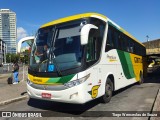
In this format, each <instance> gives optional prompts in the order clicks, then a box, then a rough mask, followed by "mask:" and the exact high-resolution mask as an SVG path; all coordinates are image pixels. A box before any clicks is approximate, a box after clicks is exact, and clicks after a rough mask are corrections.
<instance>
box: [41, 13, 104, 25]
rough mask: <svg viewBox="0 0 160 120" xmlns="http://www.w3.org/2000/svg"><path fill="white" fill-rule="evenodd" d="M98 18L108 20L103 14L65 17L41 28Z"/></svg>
mask: <svg viewBox="0 0 160 120" xmlns="http://www.w3.org/2000/svg"><path fill="white" fill-rule="evenodd" d="M96 16H97V17H100V19H104V20H105V21H106V20H107V17H106V16H104V15H102V14H98V13H84V14H78V15H73V16H69V17H65V18H61V19H58V20H54V21H51V22H48V23H46V24H44V25H42V26H41V28H43V27H47V26H51V25H55V24H59V23H64V22H68V21H72V20H77V19H81V18H85V17H96Z"/></svg>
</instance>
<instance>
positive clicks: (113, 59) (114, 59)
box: [107, 55, 117, 62]
mask: <svg viewBox="0 0 160 120" xmlns="http://www.w3.org/2000/svg"><path fill="white" fill-rule="evenodd" d="M107 59H109V62H115V61H117V58H116V56H110V55H107Z"/></svg>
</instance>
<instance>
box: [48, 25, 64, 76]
mask: <svg viewBox="0 0 160 120" xmlns="http://www.w3.org/2000/svg"><path fill="white" fill-rule="evenodd" d="M57 32H58V29H56V28H55V30H54V33H53V36H52V41H51V49H50V52H49V64H50V63H52V61H53V62H54V63H55V67H56V69H57V72H58V75H59V76H62V72H61V70H60V68H59V66H58V63H57V61H56V59H55V54H54V48H55V41H56V36H57Z"/></svg>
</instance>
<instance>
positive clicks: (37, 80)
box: [33, 78, 42, 82]
mask: <svg viewBox="0 0 160 120" xmlns="http://www.w3.org/2000/svg"><path fill="white" fill-rule="evenodd" d="M33 81H34V82H42V79H37V78H33Z"/></svg>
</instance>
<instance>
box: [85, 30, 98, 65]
mask: <svg viewBox="0 0 160 120" xmlns="http://www.w3.org/2000/svg"><path fill="white" fill-rule="evenodd" d="M86 55H87V56H86V59H87V62H89V61H94V60H96V37H95V30H94V29H91V30H90V33H89V38H88V44H87V54H86Z"/></svg>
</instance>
